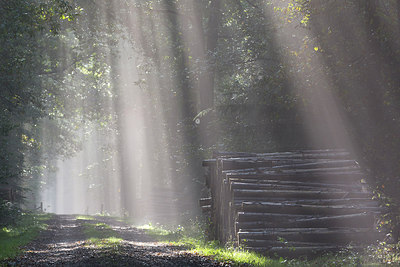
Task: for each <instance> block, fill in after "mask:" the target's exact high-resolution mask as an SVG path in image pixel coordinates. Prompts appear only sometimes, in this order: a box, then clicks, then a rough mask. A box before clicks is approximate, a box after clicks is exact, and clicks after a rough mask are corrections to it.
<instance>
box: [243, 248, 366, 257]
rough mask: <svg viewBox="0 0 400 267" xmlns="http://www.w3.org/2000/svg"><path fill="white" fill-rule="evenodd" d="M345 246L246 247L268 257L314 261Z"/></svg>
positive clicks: (356, 249)
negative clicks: (301, 258)
mask: <svg viewBox="0 0 400 267" xmlns="http://www.w3.org/2000/svg"><path fill="white" fill-rule="evenodd" d="M342 248H343V246H335V245H330V246H314V247H272V248H268V249H265V248H262V247H246V249H247V250H249V251H254V252H257V253H260V254H264V255H268V256H272V257H275V256H278V257H285V258H287V259H294V258H299V257H304V256H306V257H307V259H313V258H316V257H318V256H320V255H321V254H323V253H327V252H332V253H334V252H337V251H339V250H340V249H342ZM364 248H365V246H352V247H351V249H352V250H355V251H358V250H360V251H361V250H362V249H364Z"/></svg>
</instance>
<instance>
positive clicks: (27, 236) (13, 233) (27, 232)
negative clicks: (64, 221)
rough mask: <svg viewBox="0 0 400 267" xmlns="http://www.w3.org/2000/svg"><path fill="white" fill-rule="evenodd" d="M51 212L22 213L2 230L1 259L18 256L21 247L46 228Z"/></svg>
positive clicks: (0, 231) (0, 234)
mask: <svg viewBox="0 0 400 267" xmlns="http://www.w3.org/2000/svg"><path fill="white" fill-rule="evenodd" d="M51 216H52V215H51V214H31V213H20V214H19V216H18V221H16V222H13V223H11V224H7V226H1V227H2V228H1V230H0V261H1V260H4V259H7V258H13V257H16V256H17V255H18V254H20V253H21V252H22V251H21V249H20V247H22V246H24V245H26V244H27V243H29V242H30V241H32V240H33V239H35V238H36V237H37V235H38V233H39V231H41V230H44V229H46V227H47V225H46V224H45V221H46V220H48V219H50V218H51Z"/></svg>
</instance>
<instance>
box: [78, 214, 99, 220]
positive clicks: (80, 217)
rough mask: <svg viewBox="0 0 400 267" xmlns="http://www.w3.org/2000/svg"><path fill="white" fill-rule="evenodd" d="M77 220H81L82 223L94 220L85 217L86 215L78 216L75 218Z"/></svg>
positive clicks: (91, 217)
mask: <svg viewBox="0 0 400 267" xmlns="http://www.w3.org/2000/svg"><path fill="white" fill-rule="evenodd" d="M76 219H77V220H83V221H94V220H95V218H94V217H93V216H87V215H78V216H76Z"/></svg>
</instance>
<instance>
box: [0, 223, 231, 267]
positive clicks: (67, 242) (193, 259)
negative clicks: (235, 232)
mask: <svg viewBox="0 0 400 267" xmlns="http://www.w3.org/2000/svg"><path fill="white" fill-rule="evenodd" d="M78 218H79V217H78ZM47 224H48V228H47V230H45V231H42V232H41V233H40V235H39V236H38V238H36V239H35V240H34V241H33V242H31V243H30V244H28V245H27V246H25V247H24V248H23V253H22V254H21V255H20V256H18V257H17V258H15V259H12V260H7V261H4V262H0V266H1V265H5V266H50V265H51V266H54V265H56V266H59V265H63V266H230V263H225V262H218V261H215V260H212V259H210V258H207V257H203V256H199V255H195V254H192V253H190V252H189V251H188V250H187V249H186V248H184V247H180V246H173V245H168V244H165V243H159V242H156V241H155V240H154V238H152V237H151V236H149V235H148V234H146V232H145V230H143V229H138V228H135V227H132V226H129V225H127V224H126V223H124V222H120V221H118V220H116V219H112V218H109V217H96V218H95V220H93V219H91V220H85V219H77V217H76V216H73V215H55V216H53V218H52V219H50V220H49V221H48V222H47ZM88 226H89V228H88ZM92 226H93V227H92ZM99 226H106V227H99ZM90 231H92V232H93V231H95V233H96V234H95V235H97V236H102V234H104V235H103V237H107V235H108V234H107V233H110V231H112V233H113V234H115V235H116V236H117V237H118V238H117V239H116V240H117V241H115V242H114V241H113V240H111V241H110V240H108V239H103V238H94V239H93V238H92V239H90V238H89V237H88V233H90ZM102 231H103V233H102Z"/></svg>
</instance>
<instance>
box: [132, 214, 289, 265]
mask: <svg viewBox="0 0 400 267" xmlns="http://www.w3.org/2000/svg"><path fill="white" fill-rule="evenodd" d="M138 228H140V229H144V230H145V231H146V232H147V234H149V235H150V236H152V237H153V238H154V239H156V240H158V241H159V242H164V243H168V244H170V245H173V246H182V247H186V248H188V249H189V251H190V252H192V253H193V254H195V255H201V256H207V257H210V258H212V259H215V260H217V261H221V262H225V263H229V264H231V265H233V266H241V265H243V264H249V265H251V266H285V262H284V259H271V258H269V257H265V256H262V255H259V254H257V253H254V252H249V251H246V250H243V249H237V248H235V249H234V248H233V247H222V246H220V245H219V244H218V242H216V241H206V239H205V237H204V234H203V233H204V231H203V230H202V227H201V225H200V224H199V223H195V222H192V223H190V224H189V225H187V226H186V227H182V226H179V227H178V228H176V229H174V230H168V229H166V228H163V227H161V226H155V225H152V224H146V225H143V226H139V227H138Z"/></svg>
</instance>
